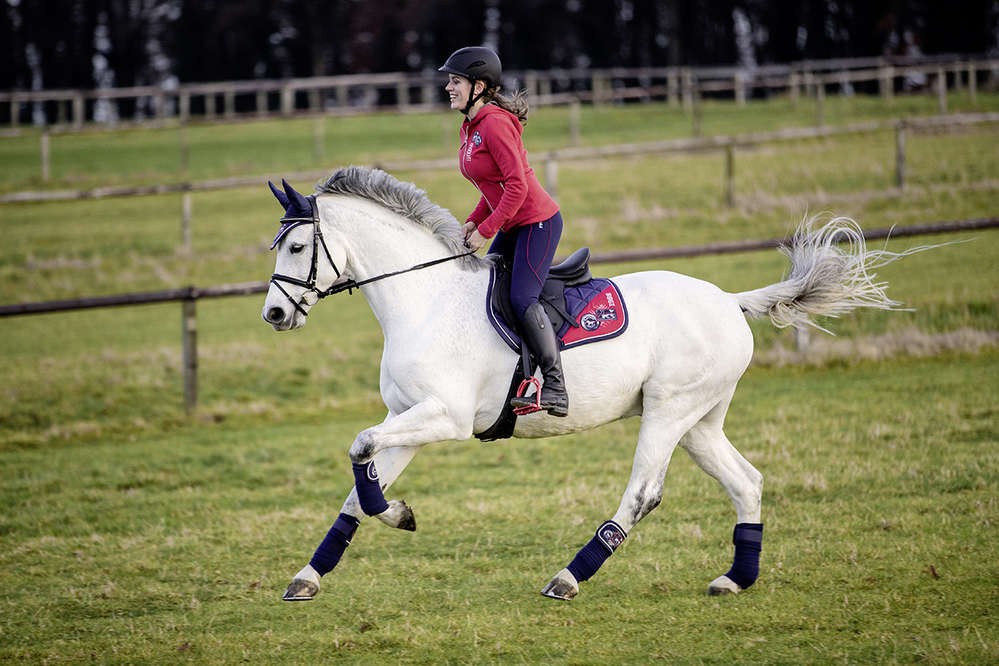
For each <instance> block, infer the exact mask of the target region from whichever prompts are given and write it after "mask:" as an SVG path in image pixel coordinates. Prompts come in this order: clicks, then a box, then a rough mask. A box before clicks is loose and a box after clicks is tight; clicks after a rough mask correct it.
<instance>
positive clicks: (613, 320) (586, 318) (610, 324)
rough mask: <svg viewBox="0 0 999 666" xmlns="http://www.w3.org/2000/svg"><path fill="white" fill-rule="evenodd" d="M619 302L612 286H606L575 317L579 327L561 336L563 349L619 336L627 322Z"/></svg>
mask: <svg viewBox="0 0 999 666" xmlns="http://www.w3.org/2000/svg"><path fill="white" fill-rule="evenodd" d="M619 301H620V295H619V294H618V291H617V289H616V288H615V287H614V285H613V284H608V285H607V286H606V287H605V288H604V289H603V291H601V292H600V293H598V294H597V295H596V296H594V297H593V298H591V299H590V300H589V302H588V303H587V304H586V305H585V306H584V307H583V309H582V310H581V311H580V312H579V314H577V315H576V316H577V319H576V321H578V322H579V327H578V328H576V327H571V328H569V329H568V330H567V331H566V332H565V334H564V335H563V336H562V345H563V347H570V346H572V345H573V344H579V343H582V342H584V341H588V340H592V339H594V338H596V339H602V338H607V337H613V336H615V335H618V334H620V333H621V332H622V331H623V329H624V327H625V326H626V325H627V321H626V317H625V313H624V310H623V304H622V303H620V302H619Z"/></svg>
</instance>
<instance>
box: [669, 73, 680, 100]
mask: <svg viewBox="0 0 999 666" xmlns="http://www.w3.org/2000/svg"><path fill="white" fill-rule="evenodd" d="M678 79H679V74H678V73H677V70H676V67H670V68H669V70H668V71H667V73H666V105H667V106H670V107H673V106H677V105H678V104H679V103H680V92H679V90H680V82H679V80H678Z"/></svg>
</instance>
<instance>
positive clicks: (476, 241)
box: [465, 229, 486, 251]
mask: <svg viewBox="0 0 999 666" xmlns="http://www.w3.org/2000/svg"><path fill="white" fill-rule="evenodd" d="M485 244H486V239H485V238H483V237H482V234H480V233H479V230H478V229H473V230H472V233H470V234H469V235H468V237H467V238H466V239H465V245H467V246H468V247H469V249H471V250H476V251H478V250H479V248H481V247H482V246H483V245H485Z"/></svg>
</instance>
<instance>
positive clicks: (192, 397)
mask: <svg viewBox="0 0 999 666" xmlns="http://www.w3.org/2000/svg"><path fill="white" fill-rule="evenodd" d="M997 227H999V217H987V218H975V219H970V220H959V221H947V222H933V223H927V224H917V225H909V226H905V227H892V228H886V229H874V230H870V231H867V232H865V233H864V237H865V238H867V239H869V240H873V239H883V238H888V237H891V238H902V237H907V236H917V235H925V234H943V233H954V232H960V231H972V230H976V229H995V228H997ZM780 243H781V240H779V239H770V240H747V241H732V242H722V243H710V244H707V245H697V246H683V247H669V248H652V249H648V248H646V249H640V250H626V251H621V252H606V253H595V254H593V255H591V257H590V262H591V263H594V264H599V263H626V262H631V261H650V260H659V259H676V258H681V257H698V256H704V255H709V254H731V253H735V252H751V251H756V250H764V249H770V248H774V247H777V246H778V245H779V244H780ZM269 286H270V283H268V282H245V283H242V284H232V285H220V286H215V287H193V286H192V287H183V288H180V289H168V290H165V291H153V292H142V293H129V294H117V295H112V296H93V297H88V298H75V299H68V300H58V301H40V302H33V303H14V304H11V305H0V317H12V316H18V315H31V314H44V313H54V312H70V311H74V310H85V309H90V308H104V307H118V306H135V305H148V304H153V303H170V302H179V303H180V304H181V347H182V361H181V365H182V366H183V376H184V407H185V409H186V411H187V413H188V414H193V413H194V412H195V410H196V408H197V403H198V320H197V302H198V300H199V299H206V298H224V297H230V296H248V295H253V294H261V293H264V292H266V291H267V290H268V288H269ZM800 343H801V339H800V338H799V344H800Z"/></svg>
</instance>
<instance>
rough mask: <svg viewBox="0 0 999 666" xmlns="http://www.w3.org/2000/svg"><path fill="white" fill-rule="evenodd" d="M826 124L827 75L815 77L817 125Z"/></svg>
mask: <svg viewBox="0 0 999 666" xmlns="http://www.w3.org/2000/svg"><path fill="white" fill-rule="evenodd" d="M825 124H826V79H825V75H821V74H820V75H819V76H817V77H816V78H815V126H816V127H823V126H824V125H825Z"/></svg>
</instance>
